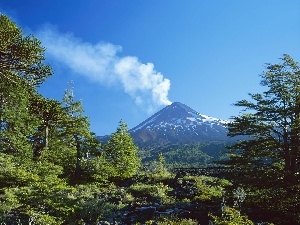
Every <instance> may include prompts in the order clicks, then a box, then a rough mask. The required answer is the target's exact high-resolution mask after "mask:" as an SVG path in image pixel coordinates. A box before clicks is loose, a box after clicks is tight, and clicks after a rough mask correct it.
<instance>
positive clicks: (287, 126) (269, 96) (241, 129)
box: [229, 55, 300, 182]
mask: <svg viewBox="0 0 300 225" xmlns="http://www.w3.org/2000/svg"><path fill="white" fill-rule="evenodd" d="M280 60H281V62H280V63H278V64H267V65H266V71H264V72H263V73H262V75H261V77H262V81H261V85H262V86H264V87H266V89H267V90H266V91H265V92H263V93H262V94H249V95H250V97H251V99H252V101H249V100H241V101H238V102H237V103H236V104H235V105H236V106H239V107H243V108H244V112H243V113H241V114H240V115H239V116H236V117H233V122H232V123H230V124H229V136H231V137H233V136H239V135H245V136H249V137H250V139H247V140H243V141H240V142H239V143H237V144H235V145H233V146H231V147H230V148H231V154H230V161H229V162H231V163H232V164H234V165H235V166H238V167H241V168H244V169H246V170H248V171H253V173H252V176H253V175H254V174H259V176H262V177H264V175H267V174H268V173H269V175H271V174H272V172H276V176H275V177H276V179H278V178H279V179H280V178H285V180H286V181H291V182H293V181H295V180H296V179H297V174H298V173H297V172H298V171H299V159H300V70H299V65H298V63H297V62H295V61H294V60H293V59H292V58H291V57H290V56H289V55H283V57H282V58H281V59H280ZM255 172H257V173H255Z"/></svg>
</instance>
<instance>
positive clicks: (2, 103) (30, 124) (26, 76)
mask: <svg viewBox="0 0 300 225" xmlns="http://www.w3.org/2000/svg"><path fill="white" fill-rule="evenodd" d="M44 51H45V49H44V48H43V47H42V46H41V42H40V41H39V40H38V39H36V38H35V37H33V36H32V35H29V36H25V35H23V33H22V30H21V29H20V28H18V27H17V25H16V24H15V23H13V22H12V21H10V20H9V18H8V17H7V16H5V15H2V14H1V15H0V148H1V151H2V152H6V153H10V154H19V153H20V152H23V153H24V151H25V149H26V151H27V153H28V154H32V151H31V148H32V146H31V143H30V141H29V138H30V137H31V136H32V135H33V133H34V132H35V128H36V126H38V125H39V122H40V121H39V120H38V118H36V117H35V116H34V115H31V113H30V111H29V108H30V107H29V106H30V98H31V97H32V96H33V95H34V94H35V92H36V89H35V88H36V86H37V85H39V84H41V83H42V82H43V81H44V80H45V79H46V78H47V77H49V76H50V75H52V72H51V68H50V67H49V66H48V65H45V64H44V63H43V61H44V59H45V57H44ZM20 154H22V153H20Z"/></svg>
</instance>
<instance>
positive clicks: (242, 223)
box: [210, 207, 254, 225]
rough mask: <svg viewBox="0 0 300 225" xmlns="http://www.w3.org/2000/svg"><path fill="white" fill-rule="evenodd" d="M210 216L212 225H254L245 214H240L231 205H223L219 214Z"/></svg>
mask: <svg viewBox="0 0 300 225" xmlns="http://www.w3.org/2000/svg"><path fill="white" fill-rule="evenodd" d="M210 216H211V217H212V219H213V221H212V224H213V225H254V223H253V222H252V221H251V220H249V219H248V218H247V216H242V215H241V213H240V212H239V211H238V210H236V209H234V208H231V207H224V208H223V209H222V215H221V216H215V215H212V214H210Z"/></svg>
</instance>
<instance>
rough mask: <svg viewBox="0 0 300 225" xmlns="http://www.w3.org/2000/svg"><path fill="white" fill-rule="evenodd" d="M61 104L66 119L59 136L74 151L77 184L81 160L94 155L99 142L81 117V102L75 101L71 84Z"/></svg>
mask: <svg viewBox="0 0 300 225" xmlns="http://www.w3.org/2000/svg"><path fill="white" fill-rule="evenodd" d="M62 103H63V109H64V110H65V112H66V114H67V115H68V118H67V119H66V120H65V121H63V129H62V132H61V133H62V134H61V135H62V136H63V138H64V139H65V141H67V144H68V145H69V146H70V147H71V148H73V149H75V151H76V164H75V172H74V182H78V181H79V179H80V176H81V174H82V168H81V166H82V165H81V164H82V162H81V161H82V159H83V158H84V157H86V158H87V157H88V155H89V154H90V153H91V151H94V153H95V150H96V149H97V148H98V145H99V142H98V141H97V140H96V137H95V136H94V135H92V133H91V132H90V127H89V126H90V124H89V121H88V118H87V117H86V116H84V115H83V107H82V103H81V101H75V96H74V91H73V86H72V84H70V89H68V90H66V91H65V94H64V97H63V101H62Z"/></svg>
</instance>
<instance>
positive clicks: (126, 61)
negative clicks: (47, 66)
mask: <svg viewBox="0 0 300 225" xmlns="http://www.w3.org/2000/svg"><path fill="white" fill-rule="evenodd" d="M37 36H38V38H39V39H40V40H41V41H42V45H43V46H45V47H46V53H47V55H50V56H51V57H53V58H54V59H55V60H57V61H59V62H61V63H63V64H65V65H66V66H67V67H68V68H69V69H71V70H72V71H74V72H76V73H78V74H80V75H82V76H85V77H87V78H89V79H91V80H92V81H96V82H99V83H100V84H103V85H109V84H115V83H117V84H121V85H122V87H123V89H124V91H125V92H126V93H127V94H129V95H130V96H131V97H132V98H133V99H134V100H135V103H136V104H138V105H147V110H148V111H152V110H154V109H155V108H157V107H158V106H161V105H169V104H171V101H170V100H169V99H168V92H169V89H170V85H171V84H170V80H169V79H167V78H164V76H163V74H161V73H160V72H157V71H155V69H154V65H153V64H152V63H146V64H144V63H141V62H140V61H139V59H138V58H137V57H133V56H126V57H120V56H118V53H119V52H121V51H122V47H121V46H117V45H113V44H110V43H102V42H101V43H97V44H91V43H87V42H83V41H81V40H79V39H77V38H75V37H74V36H73V35H72V34H62V33H59V32H58V31H56V30H55V29H52V28H49V27H48V28H44V29H43V30H41V31H40V32H38V35H37Z"/></svg>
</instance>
